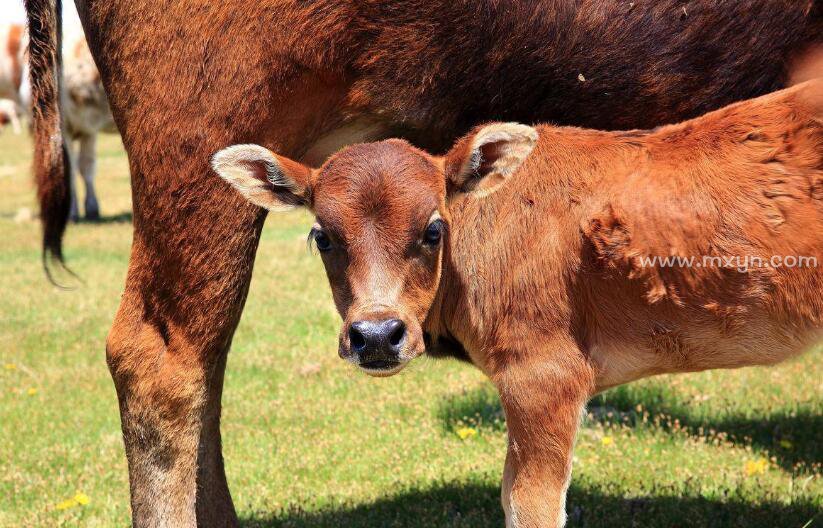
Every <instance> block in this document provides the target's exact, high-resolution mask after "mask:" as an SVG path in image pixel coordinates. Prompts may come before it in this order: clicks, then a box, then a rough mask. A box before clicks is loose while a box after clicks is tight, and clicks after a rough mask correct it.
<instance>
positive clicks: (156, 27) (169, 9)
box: [27, 0, 821, 526]
mask: <svg viewBox="0 0 823 528" xmlns="http://www.w3.org/2000/svg"><path fill="white" fill-rule="evenodd" d="M49 5H50V4H49V3H48V2H45V1H43V2H41V1H35V0H29V1H28V3H27V9H28V11H29V17H30V22H31V23H32V28H33V31H32V33H33V35H32V36H33V41H34V43H33V46H32V54H31V61H32V65H33V66H34V68H33V71H32V74H33V84H34V98H35V101H36V106H37V109H36V112H35V123H36V127H39V131H38V132H37V138H38V140H37V152H38V154H37V155H38V158H37V159H38V161H37V163H36V173H37V179H38V193H39V196H40V203H41V214H42V216H43V219H44V229H45V237H44V242H45V244H44V246H45V249H46V251H47V252H49V253H50V254H52V255H55V256H56V257H58V258H59V257H60V256H61V246H60V235H61V234H62V232H63V228H64V226H65V219H66V216H67V212H68V192H67V190H68V187H67V185H66V178H65V176H64V174H65V170H64V168H63V166H61V163H63V162H62V161H61V159H60V154H59V151H60V149H59V144H54V143H52V142H49V141H48V138H49V137H59V136H55V135H54V134H59V127H58V123H59V121H58V115H57V113H56V111H57V106H56V105H57V103H56V96H57V86H56V82H57V81H56V80H55V79H54V77H53V76H52V75H51V71H52V70H51V66H53V65H55V64H56V62H57V57H56V56H55V53H56V51H55V50H57V49H59V47H58V46H57V44H56V43H55V40H54V38H55V35H54V33H53V28H54V21H53V15H54V13H53V10H51V9H50V7H49ZM682 8H683V5H682V3H681V2H679V1H676V0H666V1H655V2H652V1H651V0H649V1H648V2H640V1H638V2H635V3H634V7H630V4H629V3H627V2H622V1H617V0H608V1H606V2H601V1H595V0H589V1H584V2H572V1H570V0H562V1H561V0H552V1H545V2H540V3H537V4H536V3H534V2H525V1H515V0H509V1H506V2H492V1H486V0H484V1H481V2H451V1H446V0H431V1H422V0H416V1H399V2H384V1H382V0H381V1H378V0H367V1H358V2H354V1H343V2H338V1H334V2H332V1H329V0H322V1H316V2H294V1H287V0H263V1H259V2H239V1H236V0H230V1H226V2H211V3H204V2H189V1H172V0H163V1H160V2H148V1H146V0H122V1H118V2H111V1H103V0H79V1H78V11H79V13H80V17H81V19H82V22H83V26H84V28H85V30H86V34H87V37H88V40H89V44H90V48H91V51H92V54H93V56H94V58H95V61H96V63H97V66H98V68H99V70H100V74H101V77H102V79H103V83H104V85H105V87H106V91H107V93H108V96H109V101H110V104H111V107H112V112H113V115H114V117H115V121H116V122H117V126H118V129H119V130H120V132H121V133H122V135H123V142H124V145H125V148H126V150H127V152H128V156H129V163H130V168H131V174H132V192H133V196H134V200H133V203H134V228H135V235H134V243H133V248H132V254H131V261H130V266H129V272H128V276H127V279H126V285H125V291H124V293H123V297H122V300H121V304H120V308H119V310H118V313H117V316H116V318H115V322H114V325H113V328H112V331H111V333H110V335H109V340H108V346H107V353H108V360H109V366H110V369H111V372H112V376H113V378H114V380H115V384H116V386H117V390H118V396H119V399H120V406H121V416H122V422H123V431H124V438H125V440H126V452H127V455H128V458H129V471H130V482H131V489H132V507H133V513H134V519H135V524H137V525H141V526H142V525H151V524H154V523H161V522H166V523H168V524H175V525H184V524H189V525H190V524H194V523H195V522H198V523H200V524H201V525H209V526H218V525H219V526H223V525H226V524H234V523H236V518H235V515H234V509H233V506H232V502H231V498H230V495H229V492H228V487H227V485H226V481H225V476H224V472H223V462H222V457H221V454H220V433H219V416H220V394H221V391H222V379H223V367H224V365H225V360H226V353H227V351H228V347H229V344H230V343H231V338H232V334H233V332H234V328H235V326H236V324H237V321H238V320H239V317H240V313H241V311H242V307H243V303H244V301H245V298H246V293H247V290H248V283H249V279H250V276H251V269H252V265H253V260H254V253H255V250H256V247H257V241H258V237H259V233H260V229H261V227H262V225H263V220H264V218H265V213H264V212H263V211H262V210H260V209H259V208H256V207H252V206H249V205H246V204H245V203H244V202H243V200H242V199H240V198H239V197H238V196H237V195H236V193H234V192H233V191H232V190H231V189H230V188H229V187H228V186H226V185H225V184H223V183H222V182H221V181H220V180H219V179H218V178H217V176H215V174H214V173H213V172H212V171H211V170H210V168H209V166H208V160H209V158H210V156H211V155H212V153H214V152H215V151H217V150H219V149H220V148H222V147H224V146H226V145H229V144H232V143H238V142H255V143H260V144H263V145H266V146H268V147H270V148H272V149H274V150H276V151H277V152H280V153H283V154H285V155H288V156H290V157H292V158H295V159H301V158H303V157H304V156H307V157H310V158H312V159H316V160H319V161H322V159H324V158H325V156H326V155H327V154H328V153H330V152H332V151H334V150H335V149H336V148H338V147H339V146H342V145H343V144H346V143H350V142H352V141H354V140H362V139H372V138H373V139H379V138H381V137H387V136H388V135H390V134H398V135H403V136H404V137H407V138H409V139H412V140H413V141H415V142H416V143H417V144H418V145H421V146H425V147H429V148H432V149H434V150H436V151H439V150H443V149H445V148H446V147H447V146H448V145H449V144H450V143H451V142H452V140H453V139H454V137H455V136H456V135H458V134H460V133H462V132H465V131H466V130H468V129H469V128H470V127H471V126H472V125H474V124H475V123H477V122H479V121H483V120H488V119H519V120H523V121H527V122H529V121H535V120H554V121H557V122H559V123H564V124H578V125H587V126H598V127H603V128H616V127H620V128H623V127H647V126H651V125H657V124H660V123H663V122H667V121H674V120H677V119H681V118H684V117H689V116H694V115H697V114H699V113H701V112H703V111H705V110H708V109H710V108H715V107H718V106H721V105H723V104H726V103H728V102H731V101H734V100H738V99H742V98H746V97H750V96H754V95H758V94H761V93H764V92H767V91H770V90H772V89H775V88H777V87H780V86H782V85H783V84H784V83H785V82H786V79H787V71H786V69H787V61H788V59H790V58H791V57H792V56H793V55H794V54H795V53H798V52H800V51H801V50H802V49H805V47H806V46H807V45H808V44H809V43H810V42H812V41H818V42H819V41H820V39H821V31H820V27H821V18H820V13H819V2H816V1H814V2H813V1H811V0H807V1H801V2H797V1H793V0H753V1H751V2H745V3H743V2H723V3H717V2H715V1H714V0H700V1H693V2H690V3H689V4H688V13H683V9H682ZM50 28H51V29H50ZM50 36H51V39H49V37H50ZM239 58H242V59H239ZM580 75H582V76H583V78H584V79H585V80H584V81H581V80H578V79H579V76H580ZM363 120H368V122H369V123H371V124H372V125H373V127H372V128H371V129H370V130H369V132H368V134H369V135H368V136H367V137H364V134H365V133H361V134H360V135H354V136H352V135H346V134H342V133H341V134H338V135H337V136H334V137H333V138H331V139H328V138H327V139H328V141H327V144H326V146H325V148H323V149H318V148H316V147H317V144H318V142H319V140H322V139H323V138H324V137H327V136H328V135H329V134H330V133H333V132H334V131H336V130H339V129H340V128H341V127H343V126H345V125H353V124H357V123H358V122H362V121H363ZM313 147H315V148H314V149H313ZM147 439H148V440H147ZM158 450H161V451H163V453H162V456H158Z"/></svg>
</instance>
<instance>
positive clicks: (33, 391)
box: [26, 388, 37, 396]
mask: <svg viewBox="0 0 823 528" xmlns="http://www.w3.org/2000/svg"><path fill="white" fill-rule="evenodd" d="M26 394H28V395H29V396H34V395H35V394H37V389H35V388H31V389H29V390H27V391H26Z"/></svg>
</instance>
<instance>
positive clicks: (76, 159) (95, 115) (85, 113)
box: [62, 32, 117, 220]
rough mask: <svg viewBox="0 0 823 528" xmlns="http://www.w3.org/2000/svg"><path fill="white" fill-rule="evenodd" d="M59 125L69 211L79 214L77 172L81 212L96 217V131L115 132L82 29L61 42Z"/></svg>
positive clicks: (72, 216)
mask: <svg viewBox="0 0 823 528" xmlns="http://www.w3.org/2000/svg"><path fill="white" fill-rule="evenodd" d="M63 61H64V62H63V77H64V81H63V97H62V103H63V127H64V129H65V134H66V135H65V141H66V143H67V146H68V150H69V155H70V157H71V164H72V167H73V168H74V169H75V170H72V184H71V212H70V216H71V218H72V219H73V220H77V219H78V218H79V217H80V209H79V203H78V200H77V192H76V189H77V185H76V184H75V177H74V173H75V172H79V173H80V177H81V178H82V179H83V184H84V185H85V188H86V194H85V197H84V200H83V212H84V213H85V216H86V218H87V219H89V220H95V219H97V218H99V217H100V207H99V205H98V203H97V194H96V193H95V191H94V175H95V166H96V154H95V147H96V145H97V134H98V133H100V132H117V128H116V127H115V126H114V119H113V118H112V115H111V110H110V109H109V102H108V99H106V92H105V90H104V89H103V83H102V82H101V81H100V72H99V71H97V66H96V65H95V64H94V59H93V58H92V56H91V52H90V51H89V45H88V44H87V43H86V39H85V37H84V36H83V34H82V32H80V33H79V34H75V35H73V36H72V37H71V38H69V39H67V40H65V41H64V46H63Z"/></svg>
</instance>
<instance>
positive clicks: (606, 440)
mask: <svg viewBox="0 0 823 528" xmlns="http://www.w3.org/2000/svg"><path fill="white" fill-rule="evenodd" d="M600 443H601V444H602V445H603V446H610V445H612V444H613V443H614V438H612V437H611V436H604V437H603V438H601V439H600Z"/></svg>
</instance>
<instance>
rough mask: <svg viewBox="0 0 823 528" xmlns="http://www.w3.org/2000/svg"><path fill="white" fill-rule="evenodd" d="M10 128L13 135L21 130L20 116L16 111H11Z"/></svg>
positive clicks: (18, 133)
mask: <svg viewBox="0 0 823 528" xmlns="http://www.w3.org/2000/svg"><path fill="white" fill-rule="evenodd" d="M11 128H12V130H14V134H15V135H18V136H19V135H20V134H21V133H22V132H23V127H21V126H20V116H19V115H18V113H17V112H16V111H13V112H12V113H11Z"/></svg>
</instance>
